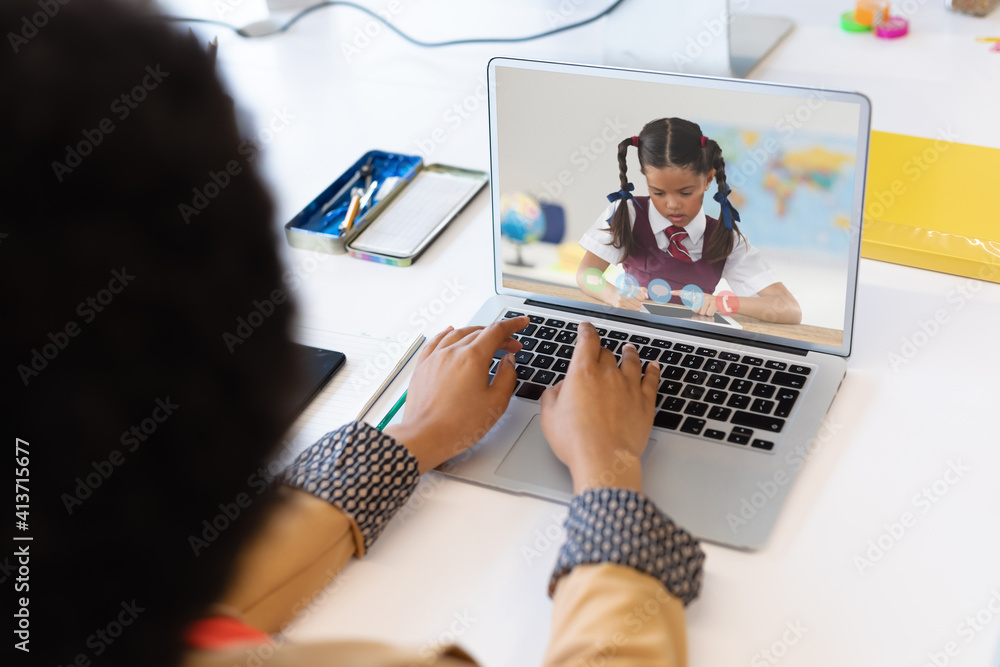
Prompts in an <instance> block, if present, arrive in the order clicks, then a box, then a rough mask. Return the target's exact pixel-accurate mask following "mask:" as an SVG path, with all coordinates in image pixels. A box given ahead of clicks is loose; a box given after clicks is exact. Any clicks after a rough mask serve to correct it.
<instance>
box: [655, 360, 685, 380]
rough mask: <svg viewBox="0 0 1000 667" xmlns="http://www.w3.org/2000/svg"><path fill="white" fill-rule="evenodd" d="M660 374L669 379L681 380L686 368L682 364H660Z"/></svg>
mask: <svg viewBox="0 0 1000 667" xmlns="http://www.w3.org/2000/svg"><path fill="white" fill-rule="evenodd" d="M660 375H662V376H663V377H665V378H666V379H668V380H680V379H681V378H682V377H684V369H683V368H681V367H680V366H663V365H662V364H661V366H660Z"/></svg>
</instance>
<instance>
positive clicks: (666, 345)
mask: <svg viewBox="0 0 1000 667" xmlns="http://www.w3.org/2000/svg"><path fill="white" fill-rule="evenodd" d="M650 344H651V345H652V346H653V347H658V348H660V349H661V350H669V349H670V341H669V340H663V339H662V338H654V339H653V341H652V343H650Z"/></svg>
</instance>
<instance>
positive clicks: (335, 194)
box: [285, 151, 423, 254]
mask: <svg viewBox="0 0 1000 667" xmlns="http://www.w3.org/2000/svg"><path fill="white" fill-rule="evenodd" d="M422 162H423V160H422V159H421V158H420V157H419V156H416V155H402V154H400V153H387V152H385V151H368V152H367V153H365V154H364V155H362V156H361V158H359V159H358V161H357V162H355V163H354V165H352V166H351V167H350V168H349V169H348V170H347V171H345V172H344V173H343V174H341V175H340V176H339V177H337V180H335V181H334V182H333V183H332V184H331V185H330V187H328V188H327V189H326V190H324V191H323V192H322V193H320V195H319V196H318V197H316V198H315V199H314V200H312V201H311V202H310V203H309V205H307V206H306V207H305V208H304V209H302V211H300V212H299V214H298V215H296V216H295V217H294V218H292V219H291V221H289V222H288V223H287V224H286V225H285V236H287V237H288V244H289V245H290V246H292V247H295V248H303V249H305V250H318V251H320V252H329V253H335V254H336V253H343V252H346V251H347V250H346V248H345V246H346V244H347V243H349V242H350V241H351V240H352V239H353V238H355V237H356V236H357V235H358V234H360V233H361V232H362V231H363V230H364V229H365V227H366V226H367V225H368V224H369V223H370V222H371V221H372V220H374V219H375V218H376V217H378V215H379V213H380V212H381V211H382V210H383V209H384V208H385V207H386V206H387V205H388V204H389V202H391V201H392V199H393V197H394V196H395V195H396V194H398V193H399V192H400V191H401V190H402V189H403V187H404V186H405V185H406V183H407V182H409V180H410V179H411V178H413V176H414V175H415V174H416V173H417V172H418V171H419V170H420V167H421V163H422ZM352 209H355V210H352ZM349 218H350V221H348V219H349Z"/></svg>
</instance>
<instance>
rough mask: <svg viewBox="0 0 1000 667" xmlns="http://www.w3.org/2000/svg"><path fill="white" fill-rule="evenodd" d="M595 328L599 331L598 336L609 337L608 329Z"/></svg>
mask: <svg viewBox="0 0 1000 667" xmlns="http://www.w3.org/2000/svg"><path fill="white" fill-rule="evenodd" d="M594 328H595V330H596V331H597V335H598V336H607V335H608V330H607V329H602V328H601V327H594Z"/></svg>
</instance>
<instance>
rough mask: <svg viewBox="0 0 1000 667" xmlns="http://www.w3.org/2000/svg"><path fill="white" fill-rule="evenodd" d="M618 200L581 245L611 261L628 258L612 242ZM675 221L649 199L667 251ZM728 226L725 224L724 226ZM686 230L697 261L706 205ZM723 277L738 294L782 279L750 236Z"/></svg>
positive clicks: (748, 293)
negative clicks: (752, 242) (664, 215)
mask: <svg viewBox="0 0 1000 667" xmlns="http://www.w3.org/2000/svg"><path fill="white" fill-rule="evenodd" d="M626 201H627V203H628V212H629V220H630V222H631V223H632V226H633V227H635V205H634V204H633V203H632V201H631V200H626ZM616 205H617V202H613V203H611V204H610V205H609V206H608V207H607V208H606V209H604V213H602V214H601V217H599V218H598V219H597V222H595V223H594V225H593V226H592V227H591V228H590V229H588V230H587V233H586V234H584V235H583V238H581V239H580V245H581V246H582V247H583V249H584V250H589V251H590V252H592V253H594V254H595V255H597V256H598V257H600V258H601V259H603V260H605V261H606V262H607V263H608V264H621V263H622V261H624V260H625V249H624V248H621V249H619V248H615V247H614V246H613V245H611V239H612V237H611V229H610V223H609V222H608V220H610V219H611V216H612V214H613V213H614V211H615V206H616ZM672 224H673V223H672V222H670V221H669V220H667V219H666V218H665V217H663V216H662V215H660V212H659V211H657V210H656V207H655V206H653V203H652V202H650V203H649V226H650V227H651V228H652V230H653V238H655V239H656V245H657V246H659V248H660V250H663V251H664V252H666V250H667V248H668V247H669V246H670V241H669V240H667V234H666V232H665V231H664V230H665V229H666V228H667V227H670V226H671V225H672ZM723 229H725V227H723ZM684 231H686V232H687V233H688V237H687V238H686V239H684V240H682V241H681V245H683V246H684V249H685V250H687V251H688V254H690V255H691V261H693V262H697V261H698V260H699V259H701V250H702V245H704V244H703V241H704V239H705V209H704V207H703V208H701V209H700V210H699V211H698V215H696V216H694V218H692V219H691V222H689V223H688V225H687V227H685V228H684ZM722 278H724V279H725V281H726V282H727V283H729V289H731V290H732V291H733V293H734V294H736V296H757V293H758V292H760V291H761V290H762V289H764V288H765V287H767V286H768V285H773V284H774V283H776V282H779V281H778V277H777V275H775V273H774V272H773V271H771V267H769V266H768V265H767V262H765V261H764V257H763V256H762V255H761V254H760V250H758V249H757V248H754V247H753V246H752V245H750V243H749V242H748V241H746V240H739V241H738V242H737V243H736V245H734V246H733V252H732V253H731V254H730V255H729V257H728V258H727V259H726V265H725V267H724V268H723V270H722Z"/></svg>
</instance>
